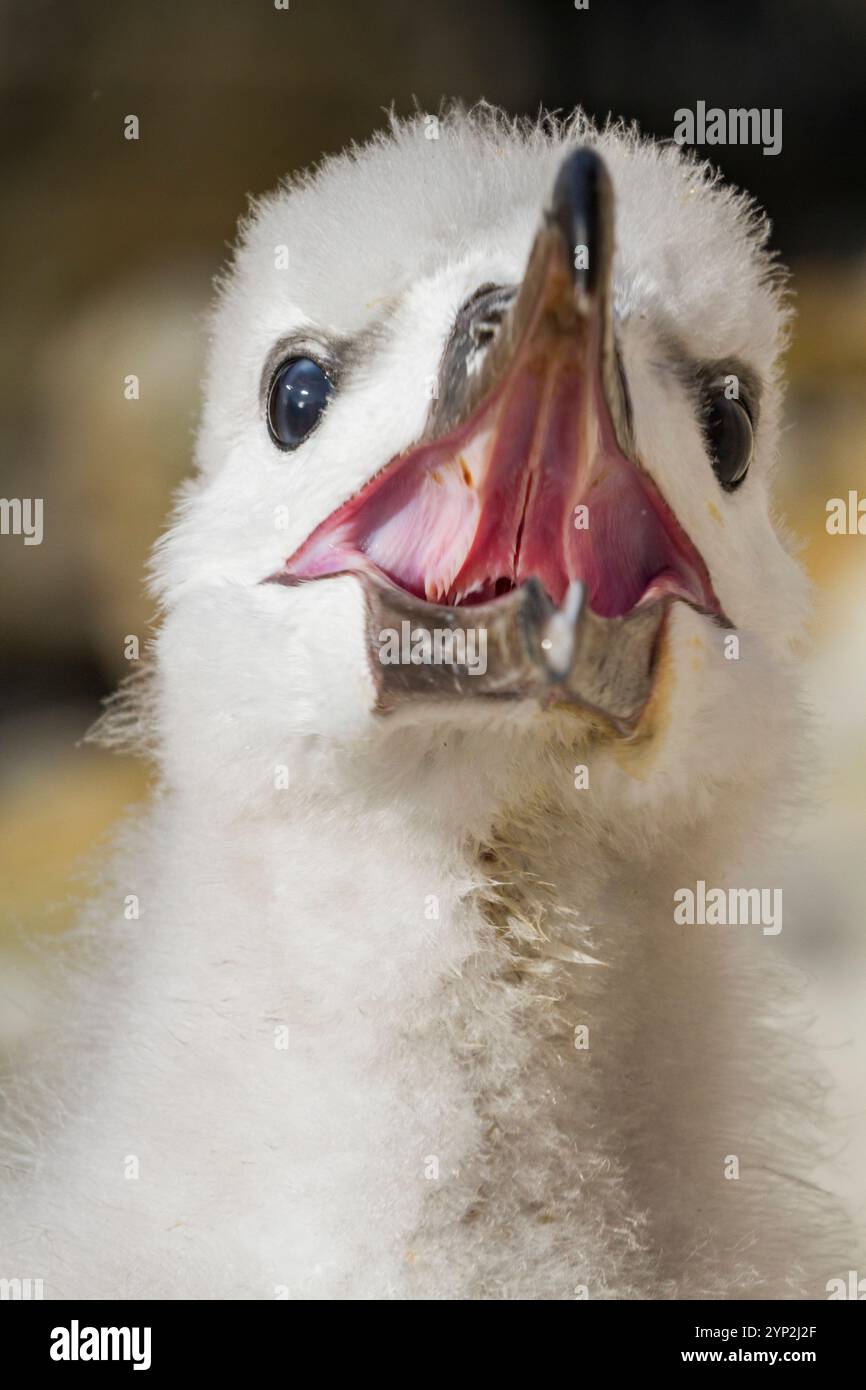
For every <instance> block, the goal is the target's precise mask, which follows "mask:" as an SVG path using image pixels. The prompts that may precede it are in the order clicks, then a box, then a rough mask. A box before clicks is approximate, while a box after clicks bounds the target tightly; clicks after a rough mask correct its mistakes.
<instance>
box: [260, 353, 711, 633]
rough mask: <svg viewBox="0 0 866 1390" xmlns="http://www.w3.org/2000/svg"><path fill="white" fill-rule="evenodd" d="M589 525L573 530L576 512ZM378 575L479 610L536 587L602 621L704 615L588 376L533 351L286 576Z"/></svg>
mask: <svg viewBox="0 0 866 1390" xmlns="http://www.w3.org/2000/svg"><path fill="white" fill-rule="evenodd" d="M580 506H585V507H586V508H587V515H588V525H586V526H576V525H575V520H576V518H577V516H578V513H577V510H576V509H577V508H578V507H580ZM347 570H348V571H352V570H354V571H364V570H367V571H370V570H373V571H379V572H381V573H383V574H385V575H387V576H388V577H389V578H390V579H391V580H392V581H393V582H394V583H395V584H398V585H399V586H400V587H401V588H403V589H405V590H408V591H409V592H410V593H412V594H414V595H416V596H417V597H419V598H423V599H427V600H428V601H429V602H435V603H444V604H449V605H459V604H473V603H483V602H487V601H489V600H491V599H493V598H495V597H497V596H499V595H500V594H503V593H507V592H508V591H509V590H511V589H513V588H515V587H516V586H517V585H519V584H521V583H523V582H524V581H525V580H527V579H529V578H530V577H531V576H536V577H537V578H538V579H539V580H540V581H541V583H542V584H543V585H544V587H545V589H546V590H547V592H548V593H549V595H550V597H551V598H552V599H553V600H554V601H555V602H556V603H557V604H561V602H562V600H563V598H564V595H565V592H566V590H567V588H568V585H569V583H570V582H571V581H572V580H574V579H580V580H582V581H583V583H584V584H585V586H586V590H587V596H588V599H589V603H590V606H591V607H592V608H593V609H594V611H595V612H596V613H598V614H599V615H600V616H602V617H616V616H619V615H621V614H624V613H627V612H629V611H630V610H631V609H632V608H634V607H635V606H636V605H638V604H640V603H641V602H649V601H650V600H651V599H654V598H657V597H661V596H662V595H664V594H670V595H673V596H678V597H681V598H685V599H686V600H688V601H690V602H692V603H694V604H696V605H697V606H699V607H701V608H704V609H706V610H708V611H712V612H716V613H718V612H720V609H719V605H718V601H717V600H716V598H715V595H714V594H713V590H712V585H711V583H710V579H709V575H708V573H707V570H706V566H705V565H704V563H703V561H702V559H701V557H700V555H699V554H698V552H697V550H696V549H695V547H694V546H693V545H692V543H691V541H690V540H689V538H688V536H687V535H686V534H685V532H684V531H683V529H682V527H681V526H680V525H679V523H678V522H677V520H676V518H675V517H674V515H673V513H672V512H671V511H670V509H669V508H668V507H667V505H666V504H665V502H664V500H663V498H662V497H661V496H660V494H659V493H658V491H657V489H656V488H655V487H654V486H653V484H652V482H651V481H650V479H649V478H648V477H647V475H646V474H645V473H643V472H642V470H641V469H639V468H638V467H637V466H636V465H635V464H634V463H632V462H631V461H630V460H629V459H628V458H626V457H625V455H624V454H623V453H622V452H621V451H620V449H619V446H618V444H617V442H616V438H615V434H614V430H613V425H612V422H611V418H610V413H609V411H608V408H607V405H606V403H605V400H604V394H603V391H602V389H601V381H600V374H599V372H598V371H597V370H593V371H592V372H590V374H589V376H587V374H586V372H585V371H584V369H583V367H582V365H581V362H580V360H578V356H577V354H576V353H575V351H574V350H573V349H572V348H571V346H570V345H569V344H560V345H558V346H557V348H556V350H555V351H554V352H553V353H551V352H550V350H549V349H547V350H544V351H542V350H537V351H531V352H529V353H528V354H524V355H523V360H522V361H520V362H517V363H515V366H514V369H513V370H511V371H510V372H509V374H508V376H507V377H506V379H505V380H504V381H503V382H502V383H501V385H500V387H499V388H498V389H497V390H496V391H495V392H494V394H493V395H492V396H490V397H488V398H487V400H486V401H484V402H483V404H482V406H481V407H480V408H479V409H478V410H477V411H476V413H475V415H474V416H473V417H472V418H471V419H470V420H469V421H467V422H466V423H465V424H464V425H462V426H461V427H460V428H458V429H457V430H455V431H453V432H452V433H451V434H450V435H448V436H446V437H444V438H442V439H439V440H436V441H434V442H431V443H425V444H421V445H417V446H415V447H414V448H412V449H410V450H409V451H408V452H407V453H405V454H402V455H400V456H399V457H398V458H396V459H394V460H393V461H392V462H391V463H390V464H388V465H387V466H386V467H385V468H384V469H382V471H381V472H380V473H378V474H377V475H376V476H375V477H374V478H372V479H371V481H370V482H369V483H368V484H367V485H366V486H365V487H364V488H363V489H362V490H361V491H360V492H359V493H358V494H357V495H356V496H355V497H353V498H351V499H350V500H349V501H348V502H347V503H346V504H345V505H344V506H342V507H340V508H339V509H338V510H337V511H336V512H334V513H333V514H332V515H331V516H329V517H328V518H327V519H326V520H325V521H323V522H322V524H321V525H320V526H319V527H317V529H316V530H315V531H314V532H313V533H312V535H311V536H310V537H309V538H308V539H307V540H306V541H305V542H304V544H303V545H302V546H301V547H300V548H299V549H298V550H297V551H296V552H295V554H294V555H293V556H291V558H290V559H289V560H288V561H287V564H286V569H285V574H286V576H291V577H294V578H298V579H313V578H321V577H324V576H326V575H331V574H337V573H340V572H344V571H347Z"/></svg>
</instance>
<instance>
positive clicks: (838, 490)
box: [0, 0, 866, 1158]
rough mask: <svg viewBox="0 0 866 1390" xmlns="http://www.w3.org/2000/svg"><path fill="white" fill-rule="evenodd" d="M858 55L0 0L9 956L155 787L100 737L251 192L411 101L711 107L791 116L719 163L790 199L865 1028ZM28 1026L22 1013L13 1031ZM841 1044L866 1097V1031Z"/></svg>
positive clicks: (553, 31)
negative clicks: (11, 516)
mask: <svg viewBox="0 0 866 1390" xmlns="http://www.w3.org/2000/svg"><path fill="white" fill-rule="evenodd" d="M864 69H866V4H864V0H821V3H814V0H750V3H738V0H726V2H725V0H718V3H698V2H697V0H694V2H693V3H687V0H590V6H589V9H588V10H577V9H576V8H575V6H574V3H573V0H556V3H539V0H535V2H534V3H531V2H530V0H474V3H467V0H435V2H434V0H430V3H424V2H423V0H414V3H407V0H289V8H288V9H287V10H278V9H276V8H275V6H274V3H273V0H243V2H242V0H175V2H174V3H166V0H146V2H145V0H89V2H88V3H84V0H63V3H58V0H53V3H48V0H0V187H2V201H0V265H2V271H0V276H2V280H0V283H2V311H3V316H2V333H0V459H2V475H0V493H2V495H3V496H4V497H40V496H41V497H43V498H44V499H45V536H44V542H43V544H42V545H40V546H32V547H24V546H23V543H22V539H21V538H20V537H14V536H2V537H0V593H2V609H0V646H2V654H3V662H4V669H3V678H2V685H0V778H2V792H0V885H2V886H0V914H2V919H3V921H4V922H5V924H6V925H5V934H4V928H3V927H0V949H6V950H7V951H8V952H9V953H14V950H15V949H16V947H15V942H16V940H18V934H19V933H20V932H21V931H22V929H23V931H24V932H25V933H26V932H30V931H33V930H35V929H37V927H39V926H41V925H42V924H43V923H44V922H45V921H46V920H49V921H51V920H53V921H59V922H61V924H62V922H63V920H65V918H64V912H65V909H64V906H63V904H64V901H65V898H66V893H67V887H66V885H67V883H68V881H69V874H70V871H71V869H72V866H73V865H74V864H75V863H76V861H77V860H78V858H79V856H80V855H81V854H82V853H83V852H84V851H86V850H88V849H89V848H90V847H92V846H93V845H94V843H96V842H97V841H98V838H99V836H100V835H101V833H102V832H103V831H104V830H105V829H106V827H107V826H109V825H110V824H111V822H112V820H113V819H114V818H115V817H116V815H117V813H118V811H119V809H120V808H121V807H122V806H123V805H124V804H125V803H126V802H128V801H130V800H134V799H135V798H136V797H137V796H138V795H140V794H141V792H142V789H143V786H144V778H145V773H144V771H143V770H142V768H141V767H140V766H139V765H138V764H136V763H135V762H134V761H132V760H131V759H128V758H127V759H125V758H118V757H114V758H113V757H111V756H110V755H109V754H107V753H104V752H100V751H98V750H96V749H94V748H92V747H81V746H79V745H78V740H79V739H80V738H81V736H82V734H83V732H84V731H85V730H86V728H87V726H88V724H89V723H90V722H91V721H92V719H93V718H94V717H95V715H96V713H97V711H98V705H99V700H100V698H101V697H102V696H104V695H105V694H106V693H107V692H108V691H109V690H111V689H112V688H113V687H114V686H115V685H116V683H117V681H118V679H119V678H120V677H122V676H123V675H124V674H125V673H126V672H127V671H128V669H129V666H128V663H127V662H126V661H125V660H124V656H123V641H124V637H125V636H126V635H127V634H136V635H137V636H139V638H140V640H141V641H142V645H143V644H144V642H145V641H146V638H147V634H148V630H149V622H150V620H151V617H152V612H151V605H150V602H149V600H148V599H147V597H146V596H145V594H144V591H143V587H142V572H143V566H144V563H145V559H146V556H147V552H148V550H149V548H150V546H151V544H152V543H153V541H154V539H155V538H156V536H157V534H158V532H159V531H160V529H161V527H162V525H163V522H164V518H165V514H166V511H167V508H168V505H169V500H170V496H171V492H172V489H173V488H174V487H175V485H176V483H177V482H178V480H179V479H180V478H181V477H182V476H183V474H184V472H185V471H187V469H188V467H189V460H190V453H191V442H192V433H193V431H194V428H195V422H196V417H197V412H198V406H199V395H198V392H199V387H198V382H199V377H200V371H201V363H202V353H203V346H204V329H203V319H204V315H205V313H206V310H207V306H208V302H209V299H210V293H211V289H210V287H211V280H212V277H213V275H214V273H215V272H216V271H217V269H218V268H219V266H220V265H221V263H222V262H223V261H224V258H225V255H226V249H227V245H228V244H229V243H230V242H231V240H232V237H233V234H234V227H235V224H236V220H237V218H238V215H239V214H240V213H241V212H242V211H243V210H244V207H245V201H246V197H247V194H249V193H253V194H257V193H262V192H264V191H265V190H267V189H268V188H270V187H271V186H272V185H273V184H274V183H275V182H276V181H277V180H278V179H279V178H280V177H281V176H282V175H284V174H286V173H287V172H289V171H291V170H294V169H297V168H300V167H302V166H304V165H306V164H308V163H310V162H311V161H315V160H317V159H319V158H320V156H321V155H322V154H323V153H326V152H329V151H334V150H338V149H340V148H341V147H342V146H343V145H345V144H346V143H347V142H348V141H350V140H363V139H364V138H365V137H366V136H367V135H368V134H370V132H372V131H373V130H374V129H375V128H376V127H377V126H378V125H379V124H380V123H381V121H382V111H383V108H386V107H389V106H390V105H391V104H392V103H393V105H394V106H395V107H396V109H397V110H398V111H400V112H406V111H409V110H410V109H411V108H412V106H413V104H414V103H415V102H416V101H417V103H418V105H419V106H420V107H421V108H422V109H423V110H426V111H436V110H437V108H438V106H439V103H440V100H441V99H442V98H443V97H445V98H448V97H452V98H453V97H457V98H461V99H463V100H464V101H465V102H467V103H471V102H474V101H476V100H477V99H478V98H480V97H485V98H487V99H488V100H490V101H493V102H496V103H498V104H501V105H502V106H504V107H506V108H507V109H508V110H509V111H510V112H513V113H527V114H535V113H536V112H537V111H538V109H539V108H540V107H542V106H544V107H547V108H553V109H556V108H558V109H560V110H562V111H568V110H570V109H571V108H572V107H573V106H574V105H575V104H576V103H578V102H579V103H581V104H582V105H583V106H585V107H586V109H587V110H588V111H590V112H591V113H592V114H594V115H596V116H598V117H600V118H603V117H604V116H605V115H606V114H607V113H608V112H612V113H613V114H614V115H622V116H625V117H627V118H629V119H636V120H637V121H638V122H639V123H640V125H641V127H642V128H643V129H644V131H646V132H647V133H651V134H654V135H656V136H658V137H659V138H663V139H669V138H670V137H671V136H672V134H673V130H674V112H675V111H676V110H677V108H678V107H682V106H685V107H690V108H694V106H695V104H696V102H697V101H698V100H703V101H705V102H706V103H707V105H708V106H721V107H724V108H726V109H727V108H728V107H730V106H737V107H751V106H756V107H759V108H760V107H770V108H776V107H780V108H781V109H782V113H783V127H782V131H783V144H782V150H781V153H780V154H779V155H777V156H775V157H767V156H764V155H762V153H761V150H760V149H759V148H755V147H752V146H742V147H738V146H730V147H714V148H712V149H708V150H707V151H706V153H707V154H708V155H710V156H711V157H712V158H713V159H715V160H716V162H718V163H719V164H720V165H721V167H722V169H723V171H724V173H725V175H726V176H727V177H728V178H729V179H731V180H732V181H733V182H735V183H737V184H740V185H742V186H744V187H747V188H748V189H749V190H750V191H751V192H752V193H754V194H755V195H756V196H757V197H758V198H759V200H760V201H761V202H762V203H763V204H764V205H765V206H766V207H767V208H768V210H769V211H770V213H771V216H772V218H773V223H774V243H775V245H776V247H777V248H778V250H779V251H780V252H781V254H782V255H783V256H784V257H785V259H787V260H788V261H789V262H790V263H791V265H792V267H793V270H794V283H795V286H796V289H797V292H798V302H799V325H798V329H797V333H796V337H795V340H794V343H793V346H792V350H791V353H790V361H789V369H790V376H791V381H792V392H791V399H790V422H791V428H790V431H789V435H788V449H787V453H788V460H787V462H788V467H787V471H786V474H785V479H784V482H783V486H782V492H781V498H780V500H781V504H782V509H783V511H784V513H785V514H786V516H787V518H788V519H789V521H790V523H791V525H792V527H793V529H794V530H795V531H796V532H798V533H799V535H800V536H801V537H802V538H803V542H804V556H805V561H806V563H807V565H808V567H809V568H810V570H811V572H812V574H813V576H814V577H815V579H816V581H817V584H818V593H819V602H818V610H817V618H816V624H815V631H816V645H815V648H814V653H813V654H812V656H811V657H810V658H809V662H808V669H807V684H808V685H809V689H810V694H811V698H812V701H813V703H814V704H815V706H816V709H817V712H818V721H817V726H818V728H819V730H820V734H821V738H820V754H819V756H820V758H821V759H822V768H821V769H820V772H821V776H822V778H823V779H824V780H823V785H824V786H825V788H826V790H825V791H824V792H823V793H822V796H821V798H820V800H819V801H818V802H816V804H815V805H814V806H812V807H811V808H810V810H809V820H808V824H807V829H806V842H805V843H806V848H805V849H804V851H803V854H802V856H801V862H802V864H803V866H804V867H803V870H802V883H801V885H800V886H801V890H802V891H801V900H802V901H803V902H806V903H811V904H813V905H814V913H813V917H814V921H815V923H816V924H817V928H820V932H821V936H820V940H821V943H822V945H821V952H822V958H823V957H825V956H826V957H827V958H833V959H837V958H838V960H840V961H842V962H843V963H844V965H845V969H844V970H841V971H840V972H839V975H838V979H837V980H835V981H834V982H833V983H832V985H831V988H832V991H833V993H832V1004H833V1008H834V1010H835V1011H836V1013H837V1015H838V1016H839V1018H840V1019H841V1023H840V1027H841V1028H842V1030H843V1033H844V1030H845V1028H846V1026H847V1024H846V1019H847V1018H848V1015H849V1013H851V1014H852V1016H853V1013H856V1012H857V1011H858V1010H859V1011H860V1013H862V1012H863V1009H862V1003H861V1000H862V983H863V978H864V975H863V972H862V971H861V973H860V974H859V975H858V973H857V970H856V969H854V968H853V965H852V962H855V961H859V960H860V959H861V957H860V955H859V954H858V952H860V951H861V944H862V940H863V933H862V908H861V904H862V901H863V895H864V893H866V867H864V863H863V861H864V858H866V857H864V855H863V853H862V845H863V840H864V832H866V798H864V787H866V713H864V711H866V615H864V611H863V610H864V594H866V587H864V586H866V537H864V538H858V537H834V538H829V537H828V536H827V534H826V531H825V527H824V520H825V502H826V499H827V498H828V497H832V496H845V495H846V494H847V492H848V489H849V488H857V487H859V488H860V489H861V491H866V467H864V456H866V393H864V390H863V386H864V365H866V255H864V237H866V175H864V171H863V158H862V137H863V131H864V130H866V95H864V86H866V84H864ZM129 114H135V115H137V116H138V117H139V120H140V123H141V131H140V139H139V140H138V141H136V142H133V141H128V140H126V139H124V138H123V122H124V117H125V116H127V115H129ZM129 373H136V374H137V375H139V377H140V379H141V399H140V400H139V401H137V402H135V403H130V402H128V401H126V400H125V399H124V394H123V378H124V377H125V376H126V375H127V374H129ZM824 762H826V768H825V767H824V766H823V763H824ZM49 902H54V903H56V904H58V905H59V906H58V907H57V908H56V909H55V913H54V915H53V916H52V915H51V914H50V913H49V914H48V915H47V916H46V912H45V905H46V903H49ZM816 939H817V938H816ZM4 942H5V943H6V946H5V947H4ZM834 952H836V953H837V955H836V956H834V954H833V953H834ZM10 959H11V955H10ZM846 981H847V983H845V982H846ZM852 981H854V982H856V988H855V984H853V983H851V982H852ZM846 990H847V993H846ZM0 994H2V991H0ZM2 1003H3V1000H2V998H0V1004H2ZM27 1017H28V1006H27V1001H26V1000H24V1001H23V1003H22V1002H21V1001H20V1000H19V1001H17V1002H14V1001H13V1002H12V1003H10V1002H9V1000H8V999H7V1001H6V1012H5V1015H3V1016H2V1017H0V1041H2V1038H3V1037H4V1030H5V1035H6V1036H9V1035H11V1034H13V1033H14V1032H15V1031H16V1030H20V1029H22V1028H24V1027H26V1019H27ZM843 1041H844V1040H843ZM840 1048H841V1050H840V1051H839V1052H838V1056H839V1058H840V1059H841V1061H840V1063H839V1065H840V1067H841V1069H842V1072H843V1073H844V1072H845V1068H846V1066H847V1067H848V1069H849V1070H848V1073H846V1076H847V1080H846V1084H847V1085H848V1090H849V1093H850V1094H851V1095H855V1094H856V1093H857V1088H858V1087H859V1088H860V1094H861V1095H862V1090H863V1087H864V1077H866V1064H864V1056H866V1043H862V1042H861V1043H859V1044H857V1045H856V1046H855V1047H854V1048H853V1050H852V1049H850V1048H848V1047H847V1044H845V1045H844V1046H843V1045H842V1043H840ZM846 1049H847V1050H846ZM858 1068H859V1070H858ZM849 1099H850V1096H849ZM851 1103H852V1104H855V1102H854V1101H851ZM855 1108H856V1105H855ZM858 1113H859V1112H858ZM858 1123H859V1124H860V1125H861V1130H862V1134H861V1142H860V1152H861V1158H862V1153H864V1152H866V1121H863V1119H862V1115H861V1117H860V1120H858ZM855 1147H856V1146H855ZM855 1156H856V1155H855Z"/></svg>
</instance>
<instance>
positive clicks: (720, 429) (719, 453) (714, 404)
mask: <svg viewBox="0 0 866 1390" xmlns="http://www.w3.org/2000/svg"><path fill="white" fill-rule="evenodd" d="M704 434H705V435H706V440H707V449H708V450H709V455H710V459H711V461H712V465H713V469H714V471H715V475H716V477H717V478H718V480H719V482H720V483H721V485H722V487H723V488H724V489H725V491H726V492H732V491H733V490H734V488H735V487H739V485H740V483H741V482H742V481H743V479H744V478H745V476H746V474H747V473H748V471H749V464H750V463H751V461H752V447H753V444H754V436H753V434H752V421H751V418H750V416H749V412H748V410H747V409H746V407H745V406H744V405H743V402H742V401H741V400H731V399H730V398H729V397H728V396H726V395H725V394H724V392H723V391H719V392H717V393H714V394H713V395H712V396H710V397H709V399H708V401H707V412H706V415H705V417H704Z"/></svg>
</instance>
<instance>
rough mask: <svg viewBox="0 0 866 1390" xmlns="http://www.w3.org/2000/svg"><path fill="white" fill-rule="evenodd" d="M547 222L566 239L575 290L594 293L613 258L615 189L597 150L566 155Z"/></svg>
mask: <svg viewBox="0 0 866 1390" xmlns="http://www.w3.org/2000/svg"><path fill="white" fill-rule="evenodd" d="M547 220H548V225H550V226H552V227H555V228H556V229H557V230H558V231H559V232H560V233H561V235H562V237H563V240H564V242H565V244H566V247H567V251H568V261H569V264H570V265H571V266H572V269H573V272H574V279H575V285H576V287H577V288H578V289H579V290H581V291H582V292H583V293H585V294H592V293H594V291H595V289H596V288H597V286H598V284H599V283H600V281H603V279H604V277H605V274H606V272H607V268H608V267H609V264H610V261H611V258H612V255H613V185H612V183H611V179H610V174H609V173H608V171H607V166H606V165H605V162H604V160H603V159H602V157H601V155H600V154H599V153H598V151H597V150H594V149H591V148H589V147H588V146H585V145H581V146H579V147H578V148H577V149H575V150H572V151H571V152H570V154H568V155H566V157H565V159H564V160H563V161H562V164H561V165H560V167H559V173H558V174H557V177H556V182H555V184H554V186H553V196H552V198H551V203H550V208H549V210H548V214H547Z"/></svg>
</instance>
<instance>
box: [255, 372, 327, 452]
mask: <svg viewBox="0 0 866 1390" xmlns="http://www.w3.org/2000/svg"><path fill="white" fill-rule="evenodd" d="M331 390H332V386H331V382H330V381H329V379H328V377H327V376H326V375H325V372H324V371H323V369H322V368H321V367H320V366H319V364H318V362H314V361H313V359H312V357H290V358H289V360H288V361H287V362H283V363H282V365H281V366H279V367H278V368H277V370H276V371H275V372H274V375H273V379H272V380H271V385H270V388H269V390H268V429H269V430H270V432H271V438H272V439H273V441H274V443H275V444H278V445H279V446H280V448H281V449H296V448H297V447H298V445H299V444H300V442H301V440H302V439H306V437H307V435H308V434H309V433H310V430H312V429H313V427H314V426H315V425H317V424H318V422H319V420H320V418H321V415H322V411H323V410H324V408H325V406H326V404H327V401H328V397H329V396H330V394H331Z"/></svg>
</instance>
